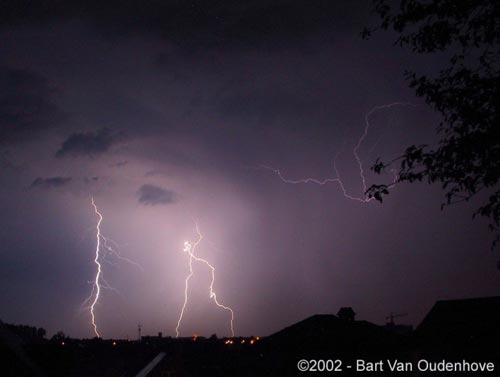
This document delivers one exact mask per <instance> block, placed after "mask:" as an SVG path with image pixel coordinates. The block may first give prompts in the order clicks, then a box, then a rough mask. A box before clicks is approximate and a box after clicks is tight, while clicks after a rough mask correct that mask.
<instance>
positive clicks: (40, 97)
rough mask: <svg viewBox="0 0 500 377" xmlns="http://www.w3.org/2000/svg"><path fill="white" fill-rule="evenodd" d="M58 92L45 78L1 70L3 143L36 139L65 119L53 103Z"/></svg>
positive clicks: (0, 127) (0, 137)
mask: <svg viewBox="0 0 500 377" xmlns="http://www.w3.org/2000/svg"><path fill="white" fill-rule="evenodd" d="M54 92H55V90H54V89H53V88H51V86H50V85H49V82H48V80H47V79H46V78H45V77H43V76H42V75H40V74H38V73H36V72H34V71H30V70H26V69H12V68H8V67H5V66H3V67H1V66H0V143H8V142H19V141H23V140H27V139H32V138H34V137H37V136H38V135H39V134H40V133H41V132H42V131H46V130H47V129H49V128H53V127H56V126H58V125H60V124H61V123H62V121H63V120H64V119H65V118H66V116H65V114H64V112H63V111H62V110H61V109H60V108H59V107H58V106H57V105H55V104H54V103H53V102H52V101H51V97H52V96H53V94H54Z"/></svg>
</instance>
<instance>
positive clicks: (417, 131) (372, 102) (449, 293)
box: [0, 0, 500, 338]
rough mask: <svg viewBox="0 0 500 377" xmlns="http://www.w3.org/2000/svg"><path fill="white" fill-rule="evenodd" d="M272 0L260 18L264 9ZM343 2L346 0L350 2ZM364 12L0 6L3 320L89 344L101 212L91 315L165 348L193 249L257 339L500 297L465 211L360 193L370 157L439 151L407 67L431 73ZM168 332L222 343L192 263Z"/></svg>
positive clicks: (223, 317) (411, 191)
mask: <svg viewBox="0 0 500 377" xmlns="http://www.w3.org/2000/svg"><path fill="white" fill-rule="evenodd" d="M271 3H272V5H270V4H271ZM353 3H354V4H353ZM375 17H376V16H374V15H373V14H371V12H370V2H369V1H366V2H364V1H357V2H351V1H331V0H324V1H321V0H318V1H310V0H295V1H292V0H277V1H274V2H268V1H264V0H254V1H247V2H241V1H210V2H204V1H173V0H162V1H148V2H142V1H107V2H105V3H104V4H103V3H102V2H99V1H80V2H73V3H71V4H70V3H69V2H63V1H53V2H51V1H49V2H31V1H27V0H12V1H3V2H2V5H1V7H0V167H1V171H2V173H1V175H0V180H1V184H0V198H1V199H0V209H1V213H2V215H1V217H0V258H1V263H0V318H1V319H2V320H3V321H5V322H10V323H22V324H30V325H36V326H43V327H45V328H46V329H47V330H48V332H49V335H50V334H52V333H54V332H55V331H58V330H63V331H64V332H65V333H66V334H69V335H71V336H74V337H92V336H93V335H94V334H93V331H92V327H91V323H90V316H89V311H88V309H82V308H81V304H82V302H84V300H85V299H86V298H87V297H88V296H89V294H90V293H91V290H92V280H93V279H94V277H95V273H96V265H95V264H94V256H95V255H94V253H95V247H96V238H95V237H96V234H95V230H96V229H95V227H96V223H97V220H98V219H97V217H96V214H95V213H94V210H93V207H92V204H91V197H94V200H95V203H96V204H97V206H98V208H99V210H100V211H101V213H102V215H103V217H104V220H103V222H102V232H103V233H104V234H105V235H106V236H107V237H109V238H110V239H112V240H113V241H114V242H115V243H116V244H117V245H118V246H119V250H120V251H121V255H122V256H123V257H126V258H129V259H131V260H133V261H135V262H137V263H139V264H140V265H141V266H142V267H143V270H141V269H140V268H137V267H136V266H135V265H132V264H129V263H127V262H126V261H124V260H120V259H118V258H116V257H113V256H109V260H108V262H109V263H105V262H103V271H104V272H103V273H104V277H105V279H106V281H107V282H108V283H109V285H110V286H112V287H114V288H115V289H116V290H109V289H104V290H103V292H102V295H101V297H100V300H99V303H98V305H97V306H96V315H97V322H98V325H99V329H100V332H101V334H102V336H103V337H105V338H108V337H126V336H129V337H130V338H134V337H136V333H137V324H138V323H139V322H140V323H141V324H142V325H143V334H147V333H150V334H155V333H156V332H158V331H163V333H164V334H165V335H175V326H176V322H177V318H178V316H179V312H180V309H181V306H182V303H183V299H184V279H185V277H186V276H187V274H188V272H189V266H188V263H189V258H188V255H187V254H186V253H183V252H182V250H183V243H184V241H186V240H188V241H190V242H194V241H196V238H197V234H196V228H195V222H198V224H199V227H200V231H201V232H202V234H203V236H204V239H203V241H202V242H201V243H200V245H199V247H198V248H197V249H196V253H197V255H199V256H201V257H203V258H206V259H207V260H208V261H210V262H211V263H212V264H213V265H214V266H215V268H216V281H215V290H216V292H217V297H218V299H219V300H220V301H221V302H223V303H224V304H225V305H228V306H230V307H232V308H233V310H234V313H235V322H234V327H235V331H236V333H237V334H239V335H267V334H270V333H272V332H275V331H277V330H279V329H281V328H282V327H284V326H288V325H290V324H292V323H294V322H296V321H298V320H301V319H304V318H305V317H307V316H310V315H313V314H317V313H333V314H335V313H337V311H338V309H339V308H340V307H342V306H352V307H353V308H354V310H355V311H356V313H357V318H358V319H365V320H369V321H372V322H374V323H378V324H383V323H384V322H385V317H386V316H387V315H389V313H390V312H395V313H408V316H407V317H405V318H402V321H403V322H406V323H412V324H418V323H419V322H420V321H421V320H422V319H423V317H424V315H425V314H426V313H427V312H428V310H429V309H430V307H431V306H432V305H433V303H434V302H435V301H436V300H438V299H452V298H465V297H476V296H488V295H495V294H497V292H498V287H499V283H500V275H499V273H498V270H497V269H496V260H497V257H498V256H497V255H495V253H493V252H492V251H491V250H490V244H491V241H492V237H491V235H490V234H489V233H488V230H487V227H486V225H485V222H484V221H483V220H481V219H477V220H474V221H473V220H472V212H473V210H474V209H475V208H476V207H477V202H474V201H473V202H472V203H470V204H466V205H463V204H462V205H460V206H455V207H449V208H446V209H445V210H444V211H441V210H440V204H441V203H442V202H443V201H444V199H445V198H444V193H443V191H442V190H441V189H440V188H439V187H438V186H429V185H427V184H425V183H421V184H413V185H407V184H404V185H398V186H397V187H396V188H395V189H394V190H392V191H391V194H390V195H389V196H388V197H387V198H386V200H384V203H383V204H380V203H378V202H375V201H372V202H370V203H360V202H357V201H352V200H349V199H347V198H345V197H344V196H343V193H342V191H341V188H340V187H339V185H338V184H337V183H330V184H326V185H323V186H320V185H317V184H314V183H308V184H297V185H293V184H287V183H284V182H283V181H281V180H280V178H279V177H278V176H277V175H276V174H275V173H274V172H273V171H271V170H268V169H264V168H262V166H263V165H266V166H272V167H274V168H278V169H280V171H281V173H282V174H283V176H284V177H286V178H289V179H295V180H297V179H303V178H315V179H319V180H321V179H325V178H332V177H333V178H334V177H335V176H336V173H335V170H334V168H333V160H334V158H335V156H337V159H336V165H337V167H338V171H339V174H340V176H341V178H342V181H343V182H344V185H345V188H346V190H347V192H348V193H349V194H350V195H353V196H357V197H363V186H362V182H361V177H360V174H359V169H358V165H357V163H356V160H355V158H354V155H353V153H352V151H353V147H354V146H355V145H356V143H357V142H358V140H359V138H360V137H361V135H362V134H363V130H364V126H365V115H366V114H367V113H368V112H369V111H370V110H371V109H372V108H373V107H374V106H380V105H384V104H389V103H393V102H404V103H412V104H414V105H415V106H394V107H392V108H390V109H385V110H380V111H377V112H374V113H373V114H372V116H371V117H370V118H369V121H370V125H371V128H370V130H369V133H368V136H367V137H366V138H365V139H364V140H363V143H362V144H361V147H360V148H359V156H360V157H361V159H362V160H363V164H364V165H363V166H364V168H365V171H366V178H367V183H368V184H371V183H387V182H390V181H391V178H392V176H391V175H390V174H387V175H381V176H378V175H374V174H373V173H372V172H371V171H370V170H369V167H370V166H371V165H372V164H373V163H374V162H375V160H376V158H377V157H385V158H393V157H396V156H398V154H399V153H401V152H402V151H403V150H404V148H405V147H406V146H408V145H410V144H414V143H424V142H426V143H429V144H433V143H435V142H436V140H437V138H436V135H435V126H436V125H437V124H438V122H439V120H440V118H439V116H438V114H436V113H434V112H433V111H432V110H431V109H430V108H429V107H428V106H427V105H426V104H425V103H424V102H423V101H422V99H420V98H417V97H415V95H414V92H413V91H412V90H411V89H410V88H408V86H407V82H405V79H404V76H403V73H404V71H405V69H414V70H416V71H417V72H419V73H435V72H438V70H439V68H440V67H441V65H442V63H443V61H445V58H446V57H445V56H439V55H436V56H427V57H423V56H418V55H415V54H412V53H411V52H410V51H407V50H404V49H401V48H400V47H398V46H397V45H394V41H395V40H396V38H397V35H395V34H391V33H382V32H380V33H376V34H375V35H374V36H373V37H372V38H371V39H369V40H363V39H362V38H361V36H360V31H361V30H362V29H363V27H364V26H370V25H373V24H376V22H377V19H376V18H375ZM194 272H195V275H194V276H193V278H192V280H191V282H190V290H189V295H190V297H189V301H188V305H187V308H186V313H185V317H184V320H183V322H182V326H181V329H180V330H181V331H180V332H181V335H186V336H187V335H192V334H193V333H199V334H203V335H206V336H209V335H210V334H212V333H217V335H219V336H222V335H229V334H230V332H229V316H228V313H227V311H224V310H221V309H219V308H217V307H216V306H215V304H214V303H213V301H211V300H210V297H209V295H208V293H209V283H210V271H209V270H208V269H207V268H206V267H204V266H202V265H195V266H194Z"/></svg>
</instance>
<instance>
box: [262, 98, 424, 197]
mask: <svg viewBox="0 0 500 377" xmlns="http://www.w3.org/2000/svg"><path fill="white" fill-rule="evenodd" d="M395 106H413V107H416V106H417V105H415V104H412V103H409V102H393V103H390V104H386V105H380V106H375V107H373V108H372V109H371V110H370V111H369V112H367V113H366V114H365V126H364V129H363V133H362V134H361V137H360V138H359V139H358V142H357V143H356V145H355V146H354V148H353V150H352V154H353V155H354V158H355V160H356V162H357V165H358V168H359V176H360V178H361V184H362V187H363V193H364V196H362V197H360V196H354V195H351V194H349V193H348V192H347V190H346V188H345V186H344V183H343V181H342V178H341V177H340V174H339V171H338V169H337V165H336V160H337V157H338V154H337V155H336V156H335V157H334V159H333V170H334V171H335V177H333V178H325V179H322V180H319V179H315V178H303V179H295V180H294V179H289V178H286V177H285V176H284V175H283V174H282V173H281V171H280V170H279V169H276V168H274V167H271V166H268V165H260V168H262V169H266V170H270V171H272V172H274V173H275V174H276V175H277V176H278V177H279V178H280V179H281V180H282V181H283V182H284V183H289V184H304V183H314V184H317V185H320V186H324V185H326V184H329V183H337V184H338V185H339V187H340V189H341V191H342V193H343V195H344V197H345V198H347V199H350V200H354V201H358V202H361V203H368V202H370V201H372V200H373V199H375V198H374V197H369V196H368V195H366V191H367V189H368V187H367V185H366V177H365V170H364V167H363V162H362V160H361V157H360V156H359V148H360V147H361V145H362V144H363V141H364V140H365V139H366V137H367V136H368V132H369V130H370V127H371V124H370V117H371V116H372V115H373V114H374V113H375V112H377V111H380V110H386V109H390V108H392V107H395ZM391 172H392V174H393V180H392V182H391V183H390V184H389V185H387V188H388V189H389V190H390V189H392V188H393V187H394V186H395V185H396V183H397V181H398V178H399V176H398V174H397V172H396V170H395V169H392V170H391Z"/></svg>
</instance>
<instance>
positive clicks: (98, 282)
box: [82, 198, 142, 338]
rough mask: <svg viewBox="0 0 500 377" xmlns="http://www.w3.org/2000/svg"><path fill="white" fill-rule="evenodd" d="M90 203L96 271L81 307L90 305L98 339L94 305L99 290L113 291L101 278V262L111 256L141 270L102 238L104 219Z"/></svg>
mask: <svg viewBox="0 0 500 377" xmlns="http://www.w3.org/2000/svg"><path fill="white" fill-rule="evenodd" d="M91 202H92V206H93V208H94V213H95V214H96V216H97V224H96V228H95V231H96V235H95V237H96V248H95V256H94V263H95V265H96V267H97V271H96V275H95V278H94V280H93V281H92V290H91V292H90V296H89V297H88V298H87V299H86V300H85V301H84V302H83V304H82V307H83V306H84V305H85V304H87V303H90V305H89V306H88V309H89V310H90V317H91V321H92V327H93V331H94V334H95V336H97V337H98V338H100V337H101V333H100V332H99V330H98V327H97V321H96V314H95V308H96V305H97V303H98V301H99V298H100V295H101V290H102V289H103V288H104V289H111V290H115V289H114V288H112V287H111V286H110V285H109V283H108V282H107V281H106V280H105V279H104V277H103V265H102V262H106V261H107V260H106V259H105V257H106V254H112V255H114V256H115V257H116V258H118V259H120V260H123V261H126V262H128V263H130V264H133V265H135V266H136V267H138V268H140V269H141V270H142V267H141V266H140V265H139V264H138V263H136V262H134V261H132V260H130V259H128V258H125V257H123V256H121V254H120V253H119V252H118V250H116V249H114V248H113V247H112V246H111V245H110V243H114V244H115V245H116V242H114V241H112V240H111V239H109V238H106V237H104V236H103V234H102V232H101V224H102V221H103V219H104V218H103V216H102V214H101V212H100V211H99V209H98V208H97V205H96V204H95V201H94V198H91ZM103 249H104V250H103ZM103 251H104V253H103ZM115 291H116V290H115Z"/></svg>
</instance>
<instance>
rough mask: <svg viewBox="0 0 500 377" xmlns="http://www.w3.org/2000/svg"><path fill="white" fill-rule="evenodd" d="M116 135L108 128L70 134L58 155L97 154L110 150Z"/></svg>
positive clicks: (59, 156)
mask: <svg viewBox="0 0 500 377" xmlns="http://www.w3.org/2000/svg"><path fill="white" fill-rule="evenodd" d="M114 141H115V137H114V136H113V135H112V134H111V132H110V131H109V130H108V129H101V130H99V131H97V132H81V133H74V134H72V135H70V136H69V137H68V138H67V139H66V140H65V141H64V143H63V144H62V146H61V148H60V149H59V150H58V151H57V152H56V157H58V158H62V157H67V156H72V157H77V156H90V157H93V156H96V155H99V154H102V153H104V152H106V151H108V150H109V148H110V147H111V145H112V144H113V142H114Z"/></svg>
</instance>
